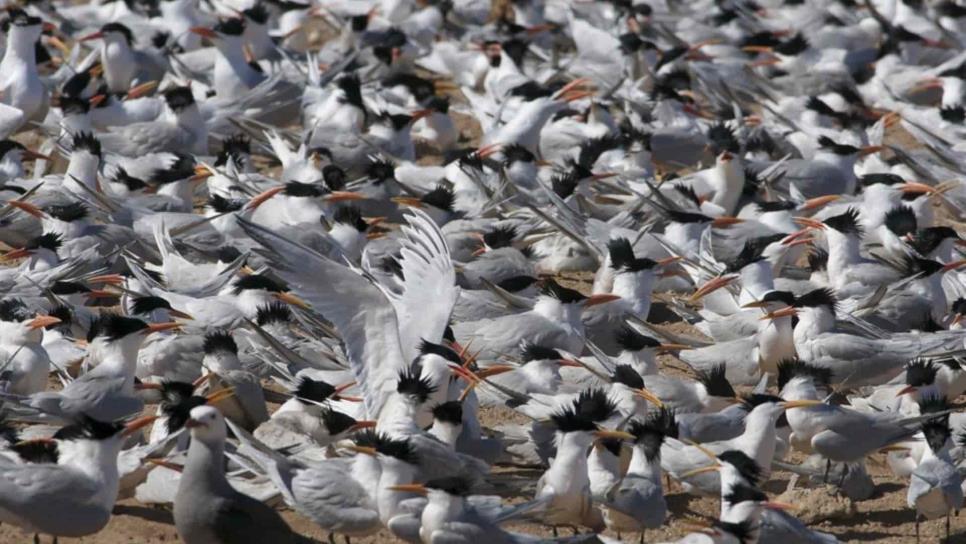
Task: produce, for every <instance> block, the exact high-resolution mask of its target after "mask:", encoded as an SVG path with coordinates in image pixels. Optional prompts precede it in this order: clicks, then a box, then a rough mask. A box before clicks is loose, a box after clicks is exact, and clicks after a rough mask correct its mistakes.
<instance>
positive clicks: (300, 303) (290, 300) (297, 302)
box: [275, 292, 312, 310]
mask: <svg viewBox="0 0 966 544" xmlns="http://www.w3.org/2000/svg"><path fill="white" fill-rule="evenodd" d="M275 298H277V299H278V300H281V301H282V302H285V303H286V304H291V305H292V306H297V307H299V308H302V309H303V310H309V309H311V308H312V305H311V304H309V303H308V302H305V301H304V300H302V299H301V298H299V297H297V296H295V295H293V294H292V293H289V292H283V293H277V294H276V295H275Z"/></svg>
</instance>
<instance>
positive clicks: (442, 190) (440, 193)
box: [419, 185, 456, 212]
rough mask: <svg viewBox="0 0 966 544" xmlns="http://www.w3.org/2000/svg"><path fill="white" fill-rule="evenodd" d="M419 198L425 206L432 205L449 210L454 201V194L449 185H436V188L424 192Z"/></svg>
mask: <svg viewBox="0 0 966 544" xmlns="http://www.w3.org/2000/svg"><path fill="white" fill-rule="evenodd" d="M419 200H420V201H421V202H422V203H423V204H426V205H427V206H433V207H436V208H439V209H441V210H446V211H448V212H451V211H453V205H454V204H455V202H456V195H455V194H454V193H453V190H452V189H450V188H449V187H446V186H445V185H437V186H436V188H434V189H433V190H432V191H430V192H428V193H426V194H424V195H423V196H422V197H420V199H419Z"/></svg>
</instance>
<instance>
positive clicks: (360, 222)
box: [332, 206, 369, 232]
mask: <svg viewBox="0 0 966 544" xmlns="http://www.w3.org/2000/svg"><path fill="white" fill-rule="evenodd" d="M332 220H333V221H335V222H336V223H342V224H343V225H348V226H350V227H352V228H354V229H356V230H357V231H359V232H365V231H366V229H368V228H369V224H368V223H366V221H365V220H364V219H363V218H362V211H360V210H359V208H357V207H355V206H340V207H339V209H337V210H336V211H335V216H334V217H333V218H332Z"/></svg>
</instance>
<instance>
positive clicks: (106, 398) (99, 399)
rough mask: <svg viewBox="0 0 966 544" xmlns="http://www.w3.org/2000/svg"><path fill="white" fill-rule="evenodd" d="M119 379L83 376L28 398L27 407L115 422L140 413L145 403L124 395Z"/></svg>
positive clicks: (97, 375)
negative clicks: (63, 385) (55, 389)
mask: <svg viewBox="0 0 966 544" xmlns="http://www.w3.org/2000/svg"><path fill="white" fill-rule="evenodd" d="M124 382H125V379H124V378H123V377H121V376H111V375H100V374H97V373H96V372H90V373H88V374H84V375H83V376H81V377H80V378H77V379H76V380H74V381H72V382H71V383H69V384H68V385H67V387H65V388H64V389H63V390H61V391H59V392H54V391H52V392H44V393H38V394H36V395H33V396H31V398H30V405H31V406H33V407H34V408H37V409H38V410H41V411H43V412H46V413H49V414H52V415H57V416H63V417H69V418H75V417H77V416H78V415H80V414H85V415H87V416H90V417H92V418H94V419H97V420H100V421H115V420H118V419H121V418H124V417H127V416H130V415H131V414H135V413H137V412H140V411H141V410H142V409H143V408H144V402H142V401H141V399H139V398H138V397H135V396H128V395H126V394H124V393H123V388H124Z"/></svg>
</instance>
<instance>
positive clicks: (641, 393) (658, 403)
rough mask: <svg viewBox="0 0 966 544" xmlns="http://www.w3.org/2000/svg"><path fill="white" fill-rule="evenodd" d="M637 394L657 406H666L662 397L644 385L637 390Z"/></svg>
mask: <svg viewBox="0 0 966 544" xmlns="http://www.w3.org/2000/svg"><path fill="white" fill-rule="evenodd" d="M635 394H636V395H637V396H639V397H641V398H642V399H644V400H646V401H647V402H650V403H651V404H653V405H654V406H657V407H658V408H664V402H662V401H661V399H660V398H658V396H657V395H655V394H654V393H653V392H651V391H648V390H647V389H646V388H644V387H642V388H640V389H638V390H637V391H635Z"/></svg>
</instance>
